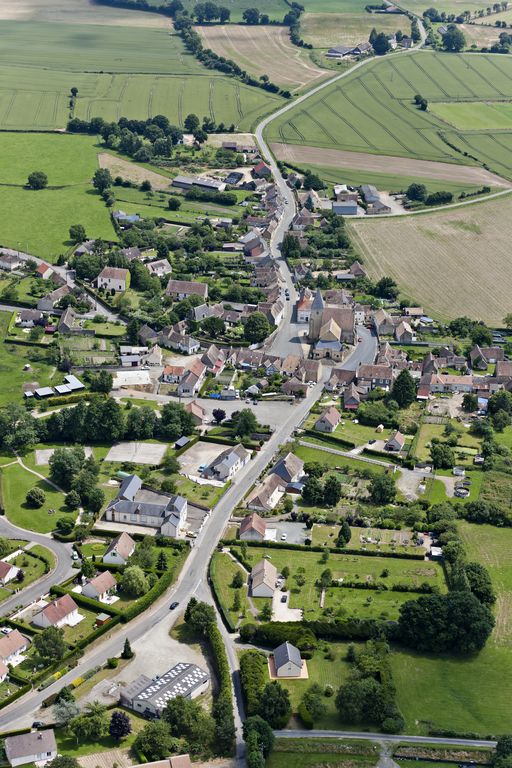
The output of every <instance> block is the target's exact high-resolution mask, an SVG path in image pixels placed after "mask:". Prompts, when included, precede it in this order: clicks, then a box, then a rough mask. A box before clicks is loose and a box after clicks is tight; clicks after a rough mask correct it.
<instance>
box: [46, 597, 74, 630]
mask: <svg viewBox="0 0 512 768" xmlns="http://www.w3.org/2000/svg"><path fill="white" fill-rule="evenodd" d="M77 610H78V605H77V604H76V603H75V601H74V600H73V598H72V597H71V595H62V596H61V597H57V598H56V599H55V600H52V601H51V603H48V605H46V606H45V607H44V608H43V609H42V610H41V611H40V612H39V614H42V615H43V616H44V617H45V618H46V619H47V620H48V621H49V623H50V624H52V625H55V624H57V623H58V622H59V621H62V619H65V618H66V616H69V614H70V613H73V611H77ZM39 614H37V615H39Z"/></svg>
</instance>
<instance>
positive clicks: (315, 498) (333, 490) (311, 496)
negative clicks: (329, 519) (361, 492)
mask: <svg viewBox="0 0 512 768" xmlns="http://www.w3.org/2000/svg"><path fill="white" fill-rule="evenodd" d="M341 497H342V487H341V483H340V481H339V480H338V478H337V477H336V475H329V476H328V477H327V479H326V481H325V482H324V483H322V482H321V481H320V479H319V477H318V476H314V475H313V476H310V477H308V479H307V480H306V482H305V483H304V488H303V489H302V498H303V499H304V501H305V502H306V504H311V506H322V507H335V506H336V505H337V503H338V502H339V500H340V499H341Z"/></svg>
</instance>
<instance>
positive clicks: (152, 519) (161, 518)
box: [105, 475, 187, 538]
mask: <svg viewBox="0 0 512 768" xmlns="http://www.w3.org/2000/svg"><path fill="white" fill-rule="evenodd" d="M105 519H106V520H108V521H109V522H113V523H124V524H126V525H137V526H144V527H147V528H154V529H156V530H158V531H159V533H161V534H162V535H163V536H170V537H171V538H179V537H180V536H183V534H184V528H185V523H186V520H187V500H186V499H185V498H184V497H183V496H168V495H166V494H164V493H159V492H157V491H153V490H151V489H149V488H143V487H142V480H141V479H140V477H138V475H129V476H128V477H125V478H124V479H123V481H122V483H121V486H120V488H119V492H118V494H117V496H116V498H115V499H113V500H112V501H111V502H110V504H109V505H108V507H107V509H106V511H105Z"/></svg>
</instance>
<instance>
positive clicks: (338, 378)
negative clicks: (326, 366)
mask: <svg viewBox="0 0 512 768" xmlns="http://www.w3.org/2000/svg"><path fill="white" fill-rule="evenodd" d="M355 377H356V374H355V371H348V370H346V369H345V368H333V369H332V371H331V375H330V377H329V379H328V381H327V382H326V383H325V389H326V390H327V392H339V391H343V390H344V389H345V387H348V385H349V384H352V382H353V381H354V379H355Z"/></svg>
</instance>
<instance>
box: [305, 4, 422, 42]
mask: <svg viewBox="0 0 512 768" xmlns="http://www.w3.org/2000/svg"><path fill="white" fill-rule="evenodd" d="M308 8H309V6H308ZM374 27H375V29H377V30H378V31H379V32H386V33H387V34H390V35H391V34H393V33H394V32H396V31H397V29H401V30H402V32H403V33H404V34H406V33H410V29H411V25H410V22H409V20H408V19H407V18H406V17H405V16H399V15H393V14H384V13H380V14H372V13H366V12H364V13H305V14H304V15H303V17H302V18H301V23H300V31H301V34H302V37H303V39H304V40H305V41H306V43H311V45H312V46H313V47H314V48H331V47H332V46H334V45H357V44H358V43H361V42H362V41H363V40H367V39H368V37H369V35H370V32H371V31H372V29H373V28H374Z"/></svg>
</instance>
